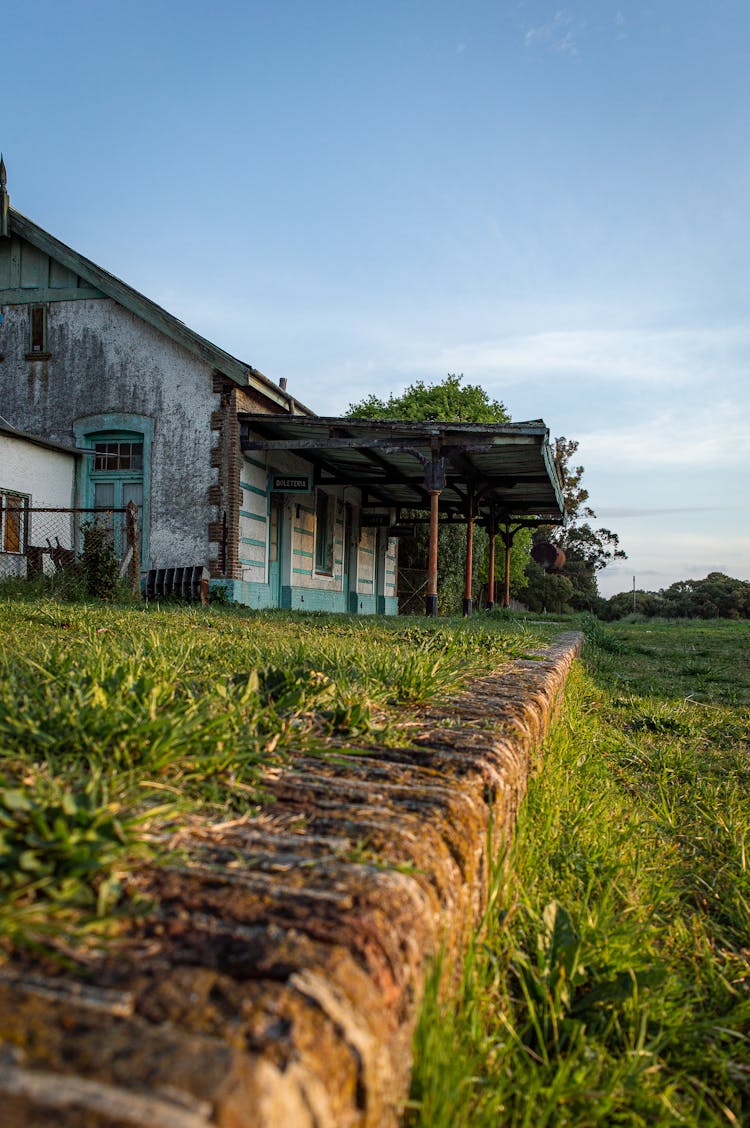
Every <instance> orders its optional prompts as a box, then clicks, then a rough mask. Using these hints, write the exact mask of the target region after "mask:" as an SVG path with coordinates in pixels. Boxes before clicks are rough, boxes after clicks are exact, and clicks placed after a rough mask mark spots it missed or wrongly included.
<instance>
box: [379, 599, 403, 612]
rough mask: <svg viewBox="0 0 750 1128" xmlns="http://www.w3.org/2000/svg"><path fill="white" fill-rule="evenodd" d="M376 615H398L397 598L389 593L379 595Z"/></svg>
mask: <svg viewBox="0 0 750 1128" xmlns="http://www.w3.org/2000/svg"><path fill="white" fill-rule="evenodd" d="M378 615H398V600H397V599H395V598H394V597H393V596H390V595H379V596H378Z"/></svg>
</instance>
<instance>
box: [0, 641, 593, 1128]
mask: <svg viewBox="0 0 750 1128" xmlns="http://www.w3.org/2000/svg"><path fill="white" fill-rule="evenodd" d="M581 645H582V636H581V635H580V634H578V633H569V634H565V635H562V636H560V637H559V638H558V640H557V641H556V642H555V643H553V644H552V645H551V646H550V647H549V648H548V649H546V650H544V651H540V652H538V653H535V654H534V655H530V656H529V657H528V658H526V659H522V660H518V661H514V662H512V663H510V664H509V665H508V666H507V667H505V668H503V669H501V670H500V672H498V673H495V674H493V675H491V676H488V677H485V678H483V679H480V680H478V681H477V682H475V683H474V684H473V685H472V688H471V690H470V691H469V692H467V693H464V694H462V695H461V696H460V697H457V698H456V699H455V700H453V701H452V702H449V703H448V704H446V705H443V706H440V707H431V708H428V709H425V710H421V711H420V713H419V724H418V726H417V727H416V728H415V732H416V733H417V735H416V736H415V738H414V740H413V743H412V745H411V746H410V747H409V748H386V747H376V748H374V749H372V748H367V749H364V748H363V749H361V750H360V751H357V750H354V751H351V750H350V749H351V746H350V745H347V749H346V751H345V752H344V751H343V750H341V751H338V752H337V751H336V749H332V750H331V752H330V753H329V754H325V755H321V756H314V757H313V756H303V755H294V756H292V757H291V761H290V763H289V765H288V767H286V768H285V769H284V771H283V772H282V773H279V774H275V775H273V776H271V777H270V778H269V779H268V781H267V786H268V789H269V791H270V792H272V794H273V795H274V798H275V802H274V803H272V804H271V805H270V806H269V807H267V808H266V809H264V811H263V812H262V813H261V814H260V815H258V816H257V817H255V818H253V819H250V820H247V819H244V820H243V819H240V820H237V821H236V822H234V823H229V824H225V825H224V826H222V827H215V828H212V830H211V832H205V831H204V832H200V831H196V832H195V833H194V834H193V835H192V837H190V836H188V837H189V841H187V842H185V843H183V845H184V846H185V847H186V848H187V858H188V861H187V862H186V863H185V864H184V865H180V866H177V865H172V866H167V867H160V868H156V867H152V868H150V869H146V870H144V871H143V872H142V873H139V874H138V875H137V877H136V878H135V880H136V881H137V883H138V888H139V890H140V891H141V892H142V893H143V894H144V895H145V896H147V897H149V898H151V899H152V900H153V902H154V903H155V904H156V905H157V906H158V907H157V909H156V910H155V911H154V912H152V913H150V914H149V915H148V917H147V918H146V919H144V921H142V922H141V923H140V924H139V925H138V926H137V927H134V929H133V930H132V934H131V933H129V934H128V936H127V937H126V938H125V939H124V940H122V941H120V942H118V944H117V946H116V947H115V949H113V950H110V951H107V952H106V953H92V955H91V957H90V959H89V961H88V963H87V964H86V966H85V967H84V968H83V969H82V970H83V974H81V973H80V969H79V972H78V973H77V974H73V973H72V972H71V971H70V970H69V969H66V968H65V967H64V966H61V967H60V968H59V969H55V968H50V967H49V966H48V965H40V966H38V967H35V966H34V962H33V959H26V960H25V961H24V962H23V963H17V964H13V963H11V964H5V965H4V966H3V967H1V968H0V1109H2V1117H1V1119H2V1123H3V1125H4V1126H5V1128H47V1126H48V1125H51V1124H54V1125H55V1126H56V1128H133V1126H137V1128H206V1126H209V1125H215V1126H219V1128H393V1126H395V1125H397V1124H398V1123H399V1120H400V1117H401V1114H402V1111H403V1107H404V1103H405V1101H406V1097H407V1095H408V1086H409V1076H410V1070H411V1040H412V1035H413V1031H414V1026H415V1022H416V1019H417V1015H418V1010H419V1005H420V1001H421V997H422V993H423V989H424V984H425V979H426V976H427V974H428V972H429V970H430V967H431V965H432V962H433V960H434V959H435V957H436V956H437V955H438V953H443V955H444V967H445V968H446V969H447V974H448V975H450V974H452V973H454V972H456V971H457V970H458V969H459V968H460V964H461V960H462V956H463V954H464V952H465V949H466V943H467V940H468V937H469V935H470V934H471V932H472V931H473V929H474V928H475V927H476V925H477V923H478V922H479V920H480V919H481V914H482V911H483V909H484V907H485V904H486V897H487V888H488V879H489V874H490V871H491V869H492V863H493V861H494V858H495V857H496V856H497V854H498V853H499V851H500V850H501V849H502V848H503V846H504V844H505V843H506V842H507V840H508V837H509V836H510V835H511V833H512V831H513V827H514V826H515V822H516V818H517V814H518V809H519V806H520V803H521V801H522V799H523V796H524V793H525V791H526V786H527V782H528V778H529V775H530V773H531V771H532V770H533V768H534V766H535V764H536V763H537V762H538V760H539V758H540V757H541V755H542V749H543V742H544V739H545V737H546V734H547V731H548V728H549V725H550V721H551V718H552V716H553V715H554V712H555V710H556V708H557V706H558V704H559V701H560V698H561V694H562V691H563V688H564V685H565V681H566V678H567V675H568V672H569V670H570V667H571V664H572V662H573V660H574V658H575V657H576V656H577V655H578V654H579V652H580V649H581ZM490 828H492V833H490ZM490 851H491V852H492V854H493V855H494V857H490V856H489V853H490Z"/></svg>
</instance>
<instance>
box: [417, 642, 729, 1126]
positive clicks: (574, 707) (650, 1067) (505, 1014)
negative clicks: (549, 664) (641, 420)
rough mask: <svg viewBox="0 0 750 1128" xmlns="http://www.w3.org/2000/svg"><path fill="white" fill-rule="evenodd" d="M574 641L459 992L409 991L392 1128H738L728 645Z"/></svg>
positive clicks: (433, 987)
mask: <svg viewBox="0 0 750 1128" xmlns="http://www.w3.org/2000/svg"><path fill="white" fill-rule="evenodd" d="M587 625H588V634H589V636H590V637H589V642H593V643H594V645H592V646H590V648H589V649H588V650H587V665H588V667H589V673H588V674H586V673H584V672H583V671H582V670H580V669H578V670H576V671H574V673H573V674H572V675H571V678H570V679H569V683H568V686H567V690H566V701H565V706H564V710H563V712H562V714H561V716H560V719H559V721H558V723H557V724H556V726H555V728H554V731H553V734H552V737H551V739H550V741H549V745H548V749H547V753H546V757H545V760H544V762H543V764H542V768H541V771H540V772H539V774H538V775H537V776H536V778H535V779H534V780H533V781H532V784H531V786H530V789H529V792H528V795H527V798H526V801H525V803H524V806H523V809H522V812H521V816H520V820H519V826H518V831H517V835H516V838H515V841H514V844H513V846H512V851H511V855H510V857H509V861H508V865H507V866H506V867H505V869H504V870H503V871H501V872H500V873H499V874H498V875H497V879H496V882H495V885H494V889H493V894H492V904H493V908H492V911H491V912H489V913H488V914H487V916H486V919H485V921H484V925H483V930H482V932H481V934H478V935H477V937H476V938H475V942H474V945H473V947H472V950H471V951H470V953H469V957H468V959H467V961H466V965H465V969H464V977H463V981H462V985H461V989H460V991H459V993H458V995H457V996H453V997H450V998H447V999H446V998H443V997H441V995H440V993H439V991H438V989H437V980H434V981H432V982H431V984H430V985H429V986H428V991H427V994H426V998H425V1005H424V1009H423V1014H422V1018H421V1021H420V1024H419V1028H418V1031H417V1035H416V1039H415V1058H416V1061H415V1071H414V1080H413V1086H412V1101H411V1105H410V1108H409V1111H408V1115H407V1124H409V1125H410V1126H416V1125H420V1126H424V1128H427V1126H428V1125H429V1128H448V1126H453V1125H461V1126H466V1128H469V1126H470V1128H490V1126H491V1125H492V1126H494V1125H497V1124H503V1125H518V1126H521V1125H523V1126H529V1128H532V1126H533V1128H537V1126H545V1125H549V1126H552V1125H555V1126H558V1125H576V1126H578V1125H600V1124H601V1125H605V1124H630V1125H645V1124H648V1125H655V1126H658V1128H662V1126H663V1128H667V1126H668V1125H670V1126H671V1125H674V1124H689V1125H707V1126H708V1125H711V1126H714V1125H715V1126H717V1128H718V1126H719V1125H725V1126H726V1125H737V1124H740V1123H743V1124H744V1123H749V1122H750V1085H748V1078H749V1077H750V1037H749V1036H748V1030H750V973H749V972H748V960H747V956H748V950H747V938H748V936H750V880H749V867H748V861H747V858H748V843H749V842H750V802H749V800H748V795H750V761H748V756H747V749H748V746H749V744H748V736H749V735H750V732H749V727H750V724H749V722H750V718H749V717H748V713H747V709H746V708H743V707H742V705H741V704H738V701H742V700H744V701H747V699H748V698H747V694H748V690H749V689H750V665H749V664H748V663H747V662H746V660H745V657H746V654H747V647H748V637H747V633H746V629H745V630H744V631H741V630H738V629H737V626H736V625H735V624H725V623H722V624H718V623H717V624H708V623H704V624H701V626H700V627H699V628H697V627H693V626H689V625H682V626H681V627H680V628H679V629H675V627H674V626H673V625H671V624H659V623H655V621H654V620H649V621H648V625H647V626H646V625H643V624H622V623H621V624H618V625H617V627H616V628H610V630H608V631H607V635H606V637H607V638H611V640H612V643H613V644H614V645H612V646H609V645H607V644H605V645H604V646H602V645H601V639H600V636H599V633H598V631H597V629H596V627H595V626H594V627H592V625H591V624H587ZM610 631H611V634H610ZM690 647H696V648H699V649H701V650H704V651H706V652H707V653H706V654H702V655H700V657H701V659H702V660H707V661H708V662H709V668H710V672H713V671H714V670H715V669H716V665H717V664H720V665H722V666H724V665H731V666H732V667H733V669H734V670H735V679H734V683H733V685H732V686H731V687H725V686H724V685H723V684H722V683H721V682H717V681H709V680H708V678H707V679H706V684H705V685H701V686H700V687H698V688H696V686H695V684H694V682H692V681H689V680H688V678H689V677H690V676H691V675H687V674H686V673H685V669H684V665H685V663H684V661H683V656H684V654H685V653H686V652H690V651H689V648H690ZM698 697H703V698H704V700H698V699H697V698H698Z"/></svg>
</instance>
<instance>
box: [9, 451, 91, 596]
mask: <svg viewBox="0 0 750 1128" xmlns="http://www.w3.org/2000/svg"><path fill="white" fill-rule="evenodd" d="M76 462H77V458H76V456H75V454H73V453H72V452H70V453H66V452H64V451H58V450H50V449H49V448H48V447H43V446H40V445H38V444H37V443H34V442H31V441H30V440H28V439H24V438H20V437H18V436H14V435H6V434H0V490H10V491H12V492H14V493H19V494H23V495H25V496H26V497H28V498H29V506H30V507H32V508H44V509H71V508H72V507H73V505H74V504H75V480H76ZM29 520H30V523H29V537H28V541H29V544H36V545H41V546H43V545H44V544H45V543H46V539H47V537H49V538H50V539H51V540H52V541H53V543H55V542H56V539H57V540H59V542H60V544H61V545H62V546H63V547H64V548H70V547H71V546H72V543H73V541H72V535H73V531H72V517H71V516H70V514H67V513H31V514H30V519H29ZM25 574H26V560H25V557H24V556H22V555H19V554H16V553H5V552H1V551H0V576H7V575H25Z"/></svg>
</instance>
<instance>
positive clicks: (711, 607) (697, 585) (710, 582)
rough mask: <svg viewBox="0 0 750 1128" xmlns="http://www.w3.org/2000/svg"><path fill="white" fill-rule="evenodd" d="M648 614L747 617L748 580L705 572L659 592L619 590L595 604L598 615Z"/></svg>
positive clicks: (749, 604) (749, 603)
mask: <svg viewBox="0 0 750 1128" xmlns="http://www.w3.org/2000/svg"><path fill="white" fill-rule="evenodd" d="M634 611H635V612H636V613H637V614H638V615H645V616H647V617H648V618H651V617H653V616H654V615H659V616H660V617H663V618H666V619H750V583H747V582H746V581H745V580H735V579H732V577H731V576H725V575H724V573H723V572H709V574H708V575H707V576H706V578H705V580H678V581H677V583H675V584H672V585H671V587H668V588H664V589H663V590H662V591H659V592H652V591H636V592H632V591H621V592H619V593H618V594H617V595H613V596H612V597H611V599H603V600H601V602H600V603H599V605H598V606H597V608H596V613H597V615H598V616H599V618H600V619H605V620H607V621H610V622H611V621H612V620H614V619H622V618H624V616H625V615H631V614H632V613H633V612H634Z"/></svg>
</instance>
